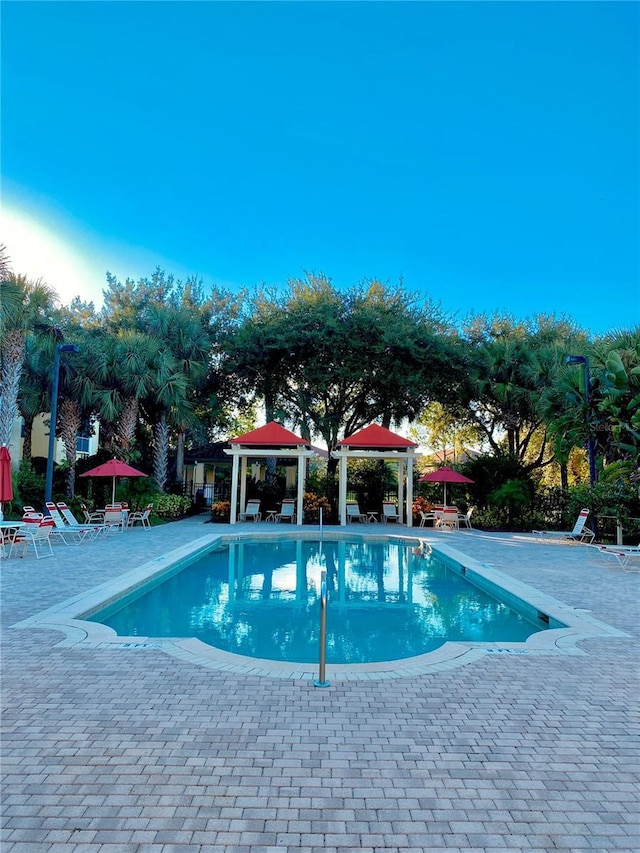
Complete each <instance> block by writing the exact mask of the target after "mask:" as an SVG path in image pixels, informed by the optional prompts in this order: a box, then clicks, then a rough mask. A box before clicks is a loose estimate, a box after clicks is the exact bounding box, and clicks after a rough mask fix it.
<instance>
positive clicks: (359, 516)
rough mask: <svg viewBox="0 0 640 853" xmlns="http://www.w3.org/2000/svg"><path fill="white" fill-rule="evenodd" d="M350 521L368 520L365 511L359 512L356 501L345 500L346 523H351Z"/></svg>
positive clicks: (363, 522) (361, 521)
mask: <svg viewBox="0 0 640 853" xmlns="http://www.w3.org/2000/svg"><path fill="white" fill-rule="evenodd" d="M352 521H359V522H360V523H361V524H366V523H367V521H368V518H367V513H366V512H360V507H359V506H358V502H357V501H348V502H347V524H351V522H352Z"/></svg>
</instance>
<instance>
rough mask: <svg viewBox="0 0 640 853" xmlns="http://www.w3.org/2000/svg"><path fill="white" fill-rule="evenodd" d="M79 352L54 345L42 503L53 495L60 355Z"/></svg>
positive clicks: (67, 346) (76, 347)
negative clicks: (45, 471) (47, 445)
mask: <svg viewBox="0 0 640 853" xmlns="http://www.w3.org/2000/svg"><path fill="white" fill-rule="evenodd" d="M61 352H80V347H78V346H76V345H75V344H56V349H55V353H54V356H53V380H52V382H51V423H50V425H49V452H48V454H47V478H46V480H45V486H44V501H45V504H46V503H47V501H50V500H51V495H52V493H53V456H54V453H55V443H56V419H57V417H58V377H59V373H60V353H61Z"/></svg>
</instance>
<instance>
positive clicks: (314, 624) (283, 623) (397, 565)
mask: <svg viewBox="0 0 640 853" xmlns="http://www.w3.org/2000/svg"><path fill="white" fill-rule="evenodd" d="M323 570H325V571H326V573H327V588H328V608H327V661H328V662H329V663H366V662H375V661H388V660H397V659H400V658H406V657H412V656H414V655H419V654H424V653H426V652H430V651H433V650H434V649H436V648H438V647H439V646H441V645H443V644H444V643H445V642H447V641H448V640H450V641H456V640H458V641H465V640H466V641H476V642H496V641H500V642H524V641H525V640H526V639H527V637H529V636H530V635H531V634H533V633H535V632H536V631H540V630H545V629H546V628H547V627H548V625H546V624H544V622H542V621H533V620H532V619H530V618H527V616H525V615H523V614H521V613H518V612H516V611H515V610H514V609H513V607H512V606H511V605H509V606H507V605H506V604H503V603H501V602H500V601H499V600H498V599H497V598H494V597H493V596H492V595H489V594H488V593H486V592H484V591H482V590H481V589H479V588H477V587H475V586H474V585H473V584H472V583H470V582H469V581H468V580H467V579H466V578H465V577H463V576H462V574H460V573H459V572H457V571H455V570H454V569H452V568H450V567H448V566H446V565H444V564H443V563H441V562H439V561H438V560H437V559H435V558H434V557H432V556H429V557H426V558H425V557H422V556H418V555H416V554H415V553H414V550H413V549H412V548H411V547H410V545H409V543H407V542H406V541H404V542H403V541H401V540H399V541H393V540H391V541H387V542H380V541H377V542H365V541H357V542H350V541H345V540H339V541H327V540H325V541H323V542H322V543H320V542H318V541H310V540H298V541H296V540H295V539H294V538H293V537H292V538H291V539H288V540H278V541H273V540H268V541H265V540H263V541H260V540H255V539H252V540H250V541H243V542H234V543H230V544H228V545H225V546H222V547H220V548H218V549H216V550H214V551H211V552H209V553H208V554H207V555H206V556H205V557H203V558H201V559H199V560H198V561H197V562H195V563H192V564H191V565H189V566H187V567H186V568H184V569H182V570H181V571H179V572H178V573H175V574H172V575H171V576H169V577H167V578H166V579H164V580H162V581H161V582H159V583H158V582H157V583H156V585H155V586H153V587H152V588H149V587H146V588H143V589H142V590H137V591H136V593H135V597H134V594H129V595H128V596H126V597H125V598H123V599H121V600H120V601H118V602H115V603H114V604H112V605H111V606H110V607H108V608H106V609H104V610H101V611H100V612H98V613H94V614H93V615H92V616H91V617H90V618H91V620H92V621H94V622H101V623H103V624H105V625H108V626H110V627H111V628H113V629H114V630H115V631H116V632H117V633H118V634H119V635H121V636H136V635H137V636H146V637H174V638H177V637H196V638H198V639H199V640H202V641H203V642H204V643H208V644H209V645H211V646H216V647H218V648H220V649H225V650H227V651H230V652H235V653H237V654H242V655H248V656H249V657H258V658H267V659H270V660H278V661H291V662H298V663H313V662H314V661H317V659H318V627H319V595H320V576H321V572H322V571H323Z"/></svg>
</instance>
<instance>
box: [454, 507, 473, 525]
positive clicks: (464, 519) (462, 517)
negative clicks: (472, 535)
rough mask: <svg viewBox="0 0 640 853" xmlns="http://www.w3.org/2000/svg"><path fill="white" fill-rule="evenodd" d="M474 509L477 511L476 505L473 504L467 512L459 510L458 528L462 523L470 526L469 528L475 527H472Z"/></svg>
mask: <svg viewBox="0 0 640 853" xmlns="http://www.w3.org/2000/svg"><path fill="white" fill-rule="evenodd" d="M474 511H475V507H474V506H472V507H469V509H468V510H467V512H459V513H458V528H459V527H460V525H464V526H465V527H468V528H469V530H472V529H473V528H472V527H471V516H472V515H473V513H474Z"/></svg>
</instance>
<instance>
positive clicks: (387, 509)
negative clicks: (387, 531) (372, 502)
mask: <svg viewBox="0 0 640 853" xmlns="http://www.w3.org/2000/svg"><path fill="white" fill-rule="evenodd" d="M388 521H395V522H399V521H400V516H399V514H398V507H397V506H396V504H395V501H382V523H383V524H386V523H387V522H388Z"/></svg>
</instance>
